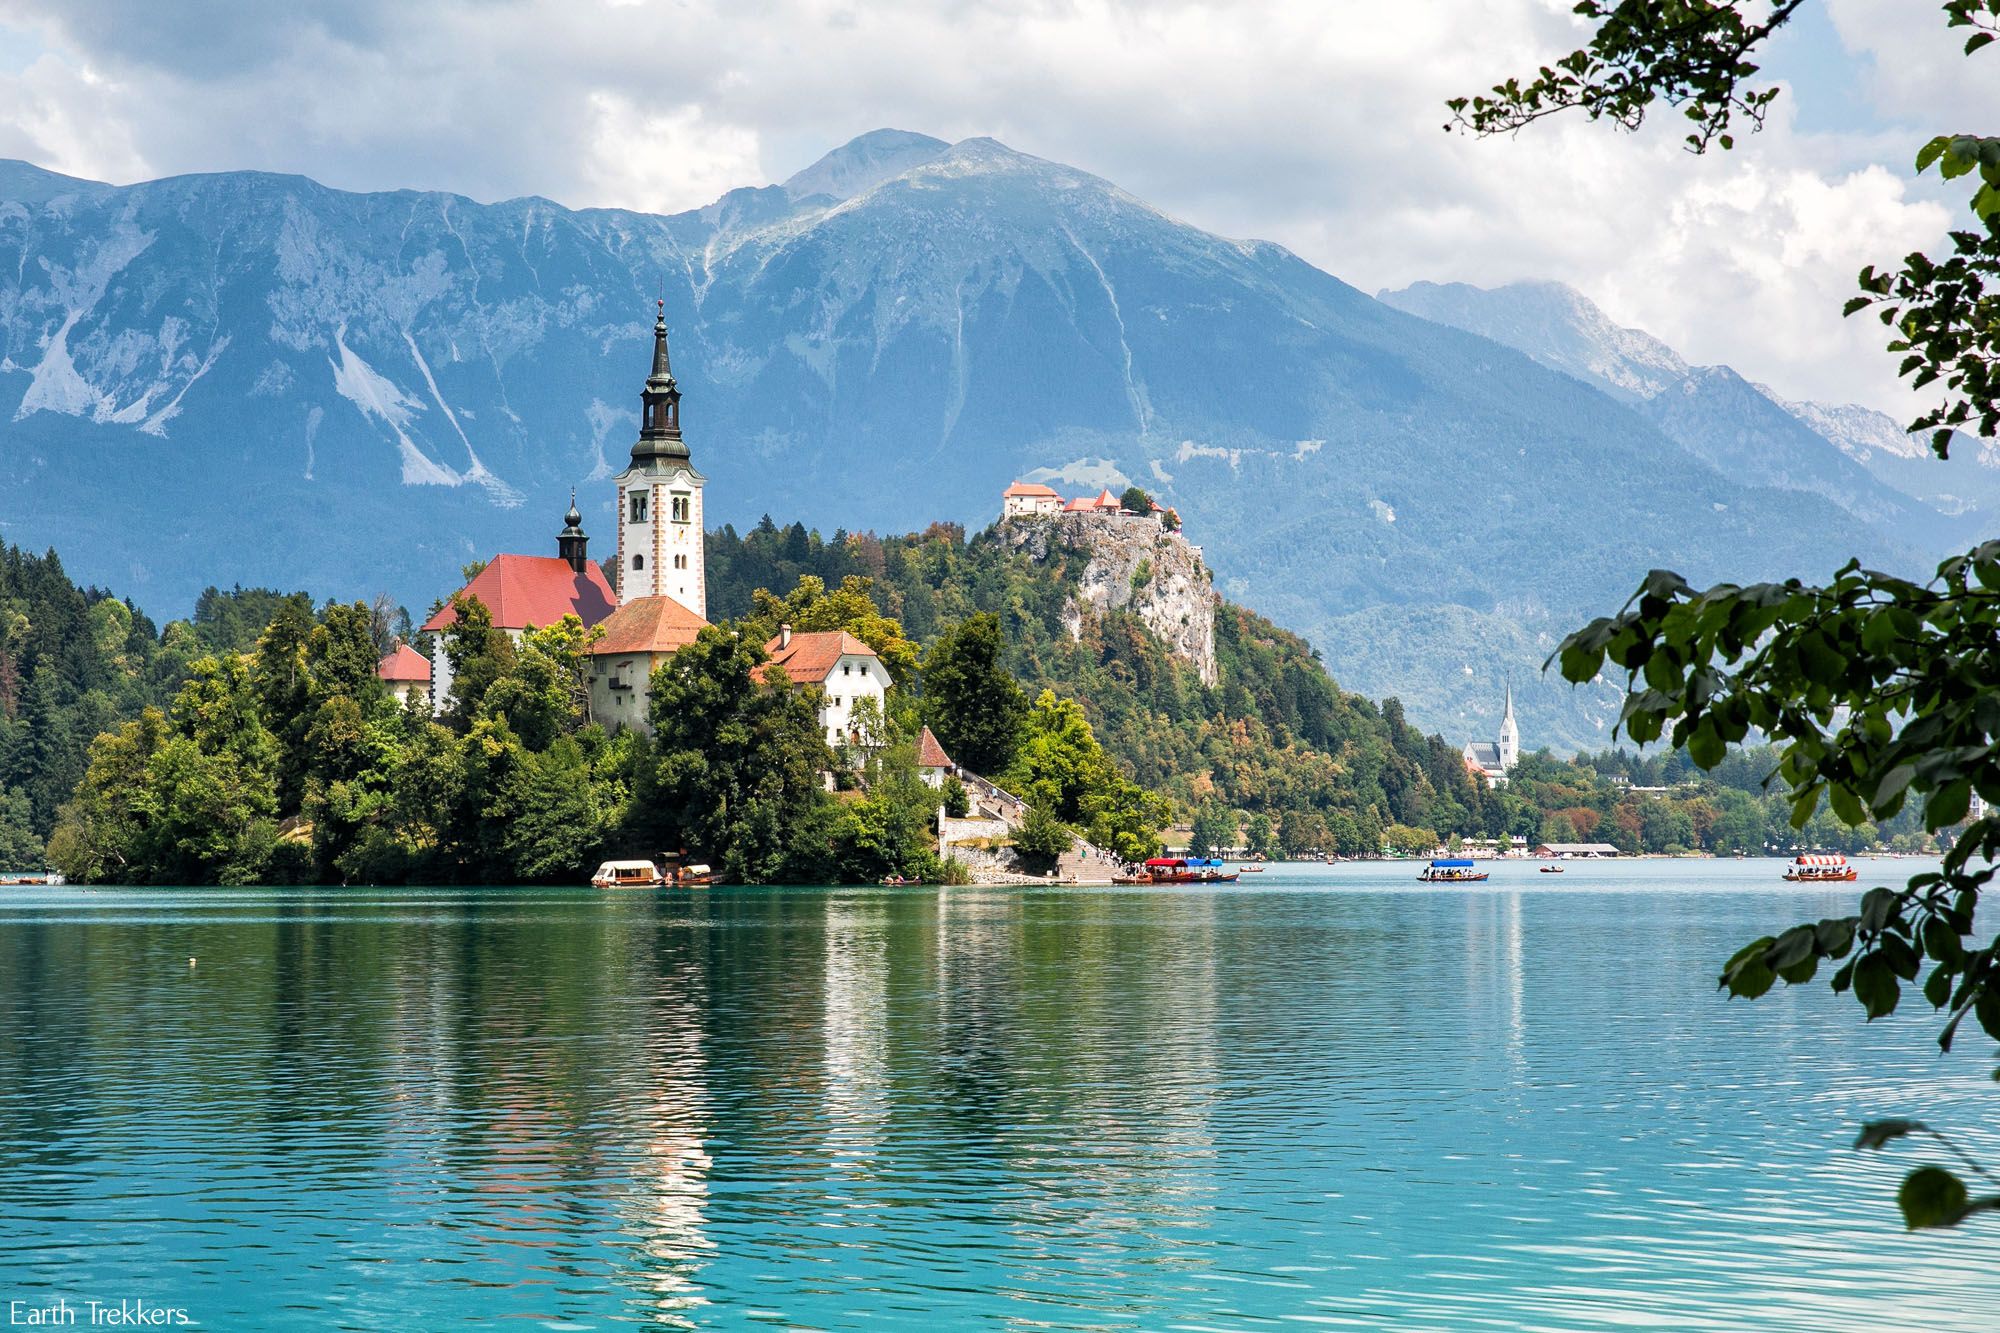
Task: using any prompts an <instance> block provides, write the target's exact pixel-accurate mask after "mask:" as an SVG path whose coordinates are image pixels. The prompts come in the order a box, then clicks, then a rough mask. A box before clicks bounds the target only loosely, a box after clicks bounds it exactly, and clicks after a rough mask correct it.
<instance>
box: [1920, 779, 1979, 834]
mask: <svg viewBox="0 0 2000 1333" xmlns="http://www.w3.org/2000/svg"><path fill="white" fill-rule="evenodd" d="M1971 808H1972V784H1971V783H1970V782H1967V781H1966V780H1965V779H1964V778H1960V779H1959V780H1958V781H1956V782H1948V783H1946V784H1945V785H1944V786H1942V787H1939V788H1938V789H1937V791H1935V792H1933V793H1932V794H1931V799H1930V804H1929V805H1927V806H1925V807H1924V824H1925V825H1926V826H1927V827H1929V828H1933V829H1941V828H1950V827H1951V826H1952V825H1953V824H1956V823H1957V822H1958V821H1959V820H1961V819H1964V818H1965V815H1966V812H1967V811H1968V810H1970V809H1971Z"/></svg>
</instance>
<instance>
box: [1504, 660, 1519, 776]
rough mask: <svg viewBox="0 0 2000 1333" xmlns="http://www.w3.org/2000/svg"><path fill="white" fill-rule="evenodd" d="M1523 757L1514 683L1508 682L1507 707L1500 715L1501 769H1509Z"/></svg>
mask: <svg viewBox="0 0 2000 1333" xmlns="http://www.w3.org/2000/svg"><path fill="white" fill-rule="evenodd" d="M1520 757H1521V728H1520V726H1519V725H1518V724H1517V723H1516V722H1515V721H1514V682H1513V681H1511V680H1510V681H1508V682H1507V705H1506V707H1505V708H1503V709H1502V710H1501V713H1500V767H1501V768H1502V769H1509V768H1512V767H1513V766H1514V761H1515V760H1516V759H1518V758H1520Z"/></svg>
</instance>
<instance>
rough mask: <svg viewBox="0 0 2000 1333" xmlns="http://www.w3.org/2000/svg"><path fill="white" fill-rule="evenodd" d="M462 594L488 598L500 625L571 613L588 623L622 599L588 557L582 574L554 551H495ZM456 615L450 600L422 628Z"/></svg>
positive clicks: (545, 622) (544, 622)
mask: <svg viewBox="0 0 2000 1333" xmlns="http://www.w3.org/2000/svg"><path fill="white" fill-rule="evenodd" d="M459 595H460V596H462V597H466V598H474V597H476V598H478V599H479V600H480V601H481V602H483V603H485V605H486V610H487V611H488V612H489V613H490V614H491V615H492V617H493V625H494V627H495V628H496V629H527V628H528V627H529V626H531V625H533V626H537V627H543V628H545V627H547V626H549V625H553V624H555V623H556V622H557V621H559V620H561V619H562V618H563V617H564V616H567V615H574V616H575V617H576V618H577V619H579V620H581V621H582V622H583V623H584V626H585V628H588V627H590V626H592V625H595V624H597V623H598V622H599V621H601V620H603V619H604V618H605V617H607V616H609V615H610V614H611V613H612V611H613V610H615V609H616V608H617V605H618V598H617V597H616V595H614V594H613V593H612V591H611V585H610V584H609V583H607V582H606V581H605V579H604V571H603V570H601V569H599V568H598V567H597V566H596V565H595V564H593V563H586V564H585V565H584V567H583V572H582V573H581V574H579V573H577V572H576V571H575V570H574V569H571V568H570V565H569V561H567V560H564V559H562V558H560V557H558V556H553V555H496V556H494V557H493V561H492V563H491V564H489V565H487V566H486V568H484V569H482V570H480V571H479V574H478V576H477V577H476V578H474V579H473V580H472V582H470V583H468V584H466V585H465V587H463V588H462V589H460V590H459ZM457 619H458V612H456V611H454V610H453V609H452V607H451V604H450V603H449V602H447V603H445V605H444V607H443V608H442V609H441V610H439V612H438V613H437V614H436V615H434V616H432V617H431V618H430V619H429V620H426V621H425V622H424V628H425V629H426V630H441V629H443V628H444V627H445V626H447V625H449V624H451V623H453V622H454V621H456V620H457Z"/></svg>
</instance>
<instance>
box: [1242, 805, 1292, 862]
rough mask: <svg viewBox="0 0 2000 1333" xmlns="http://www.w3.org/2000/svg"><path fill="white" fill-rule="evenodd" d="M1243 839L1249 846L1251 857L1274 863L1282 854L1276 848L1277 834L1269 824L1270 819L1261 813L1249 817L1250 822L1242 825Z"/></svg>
mask: <svg viewBox="0 0 2000 1333" xmlns="http://www.w3.org/2000/svg"><path fill="white" fill-rule="evenodd" d="M1243 839H1244V841H1245V842H1246V843H1248V844H1249V849H1250V854H1251V855H1252V856H1261V857H1263V858H1264V859H1265V860H1267V861H1275V860H1277V859H1278V857H1279V856H1281V855H1282V854H1283V853H1282V851H1281V850H1280V849H1279V847H1278V832H1277V829H1276V828H1275V827H1274V826H1273V825H1272V823H1271V817H1270V816H1269V815H1267V814H1264V813H1262V812H1261V811H1260V812H1258V813H1257V814H1254V815H1252V816H1250V822H1249V823H1248V824H1246V825H1244V828H1243Z"/></svg>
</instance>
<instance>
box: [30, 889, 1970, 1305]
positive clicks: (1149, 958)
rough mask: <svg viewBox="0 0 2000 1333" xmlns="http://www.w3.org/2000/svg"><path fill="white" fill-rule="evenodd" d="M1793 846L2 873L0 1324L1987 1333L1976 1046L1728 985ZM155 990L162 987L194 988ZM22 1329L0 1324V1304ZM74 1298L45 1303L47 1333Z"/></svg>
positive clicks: (1780, 898) (1823, 1000) (1818, 994)
mask: <svg viewBox="0 0 2000 1333" xmlns="http://www.w3.org/2000/svg"><path fill="white" fill-rule="evenodd" d="M1862 865H1863V869H1864V872H1865V875H1864V882H1863V884H1861V885H1858V886H1857V885H1844V886H1831V887H1826V888H1818V889H1806V890H1803V891H1802V890H1800V889H1799V888H1797V887H1795V886H1789V885H1785V884H1783V883H1782V882H1781V881H1780V880H1779V878H1778V876H1779V873H1780V870H1781V863H1780V862H1776V861H1752V862H1710V863H1698V862H1679V863H1669V862H1658V861H1654V862H1627V863H1603V864H1579V865H1575V866H1572V868H1571V869H1570V871H1569V873H1568V874H1566V875H1564V876H1562V877H1560V878H1558V877H1556V876H1553V875H1539V874H1537V873H1536V872H1535V869H1534V866H1533V865H1532V864H1524V863H1510V864H1504V865H1501V866H1498V867H1496V868H1495V873H1494V876H1493V879H1492V881H1491V882H1490V883H1488V884H1485V885H1480V886H1471V887H1448V888H1426V887H1420V886H1418V885H1416V884H1415V883H1414V882H1413V876H1414V874H1415V867H1414V866H1411V865H1350V866H1337V867H1319V866H1313V867H1280V868H1274V869H1272V870H1271V871H1270V872H1269V873H1266V874H1263V875H1256V876H1246V877H1245V880H1244V883H1243V885H1242V886H1239V887H1229V888H1220V889H1214V890H1150V889H1145V890H1108V889H1107V890H1098V889H1069V890H1057V889H1050V890H1035V891H1028V892H1016V891H1000V890H986V889H947V890H932V889H921V890H888V889H823V890H814V889H785V890H756V889H735V890H730V889H716V890H705V891H695V892H693V893H688V892H686V891H678V892H675V891H668V892H658V893H655V892H637V893H634V892H613V893H599V892H594V891H591V890H587V889H585V890H574V891H571V890H516V889H490V890H465V889H450V890H444V889H438V890H425V889H399V890H378V889H352V890H303V891H301V890H286V891H280V890H216V889H203V890H115V889H99V890H83V889H26V890H0V1203H4V1212H0V1302H7V1301H12V1300H20V1301H23V1302H25V1303H28V1304H30V1305H45V1304H47V1303H49V1302H52V1301H54V1300H55V1299H56V1298H58V1297H62V1298H65V1299H66V1300H67V1301H68V1302H69V1304H70V1305H71V1306H72V1307H73V1308H77V1309H79V1310H81V1309H82V1304H81V1303H82V1302H83V1301H85V1300H98V1301H102V1302H108V1303H110V1304H113V1305H115V1304H116V1303H117V1302H119V1301H121V1300H125V1301H133V1300H138V1301H144V1302H146V1303H148V1304H149V1305H151V1306H164V1307H172V1308H178V1309H182V1310H185V1311H186V1312H187V1316H188V1318H189V1319H191V1320H193V1321H194V1322H195V1326H199V1327H204V1328H212V1329H229V1330H235V1329H278V1330H292V1329H299V1330H303V1329H358V1330H382V1329H443V1328H447V1327H458V1326H464V1325H485V1326H490V1327H505V1328H518V1329H556V1330H584V1329H611V1328H620V1327H629V1326H634V1325H636V1326H639V1327H646V1328H677V1327H703V1328H710V1327H744V1326H754V1325H757V1324H760V1323H768V1324H770V1325H773V1326H779V1327H787V1328H807V1329H811V1328H818V1329H834V1328H848V1327H854V1326H856V1325H859V1324H862V1323H864V1322H865V1323H869V1324H872V1325H876V1326H882V1327H928V1328H932V1329H943V1328H964V1327H990V1328H1056V1329H1133V1328H1142V1329H1151V1328H1162V1329H1165V1328H1174V1329H1243V1328H1258V1327H1267V1326H1270V1325H1273V1324H1275V1323H1278V1322H1279V1321H1284V1322H1288V1323H1294V1324H1300V1325H1304V1326H1318V1327H1326V1328H1336V1329H1395V1330H1427V1329H1440V1330H1463V1329H1482V1328H1485V1329H1538V1330H1575V1329H1609V1328H1620V1329H1631V1328H1668V1327H1670V1328H1675V1329H1732V1330H1733V1329H1751V1328H1755V1329H1796V1330H1813V1331H1814V1333H1823V1331H1824V1330H1836V1329H1856V1330H1859V1329H1868V1330H1875V1329H1880V1328H1884V1327H1895V1328H1924V1329H1929V1330H1937V1329H1968V1330H1969V1329H1990V1328H1993V1327H1995V1326H1996V1325H2000V1264H1996V1263H1995V1262H1994V1257H1995V1254H1996V1250H1995V1243H1996V1240H2000V1222H1986V1223H1975V1224H1973V1225H1972V1226H1971V1227H1970V1228H1968V1229H1967V1230H1966V1231H1965V1232H1963V1233H1930V1234H1920V1235H1914V1236H1913V1235H1908V1234H1906V1233H1904V1231H1903V1230H1902V1228H1901V1223H1900V1221H1899V1219H1898V1217H1897V1214H1896V1211H1895V1203H1894V1194H1895V1189H1896V1185H1897V1183H1898V1182H1899V1181H1900V1180H1901V1177H1902V1175H1903V1173H1904V1172H1905V1171H1907V1170H1908V1169H1909V1168H1910V1167H1912V1166H1914V1165H1916V1164H1918V1163H1919V1162H1921V1161H1925V1160H1935V1159H1937V1158H1938V1153H1937V1152H1936V1151H1935V1150H1925V1149H1924V1148H1923V1147H1921V1146H1920V1145H1914V1144H1906V1145H1898V1146H1896V1147H1892V1148H1891V1149H1890V1150H1889V1151H1888V1152H1886V1153H1881V1154H1872V1153H1871V1154H1863V1153H1859V1152H1856V1151H1854V1150H1852V1149H1851V1147H1850V1144H1851V1143H1852V1140H1853V1138H1854V1134H1855V1131H1856V1127H1857V1126H1858V1125H1859V1124H1860V1123H1861V1122H1862V1121H1864V1120H1868V1119H1876V1118H1881V1117H1885V1116H1919V1117H1922V1118H1924V1119H1926V1120H1928V1121H1930V1122H1932V1123H1934V1124H1938V1125H1940V1126H1948V1127H1950V1128H1952V1129H1953V1130H1954V1131H1959V1132H1961V1141H1962V1142H1964V1143H1966V1144H1967V1145H1968V1146H1969V1147H1971V1148H1972V1149H1973V1150H1974V1151H1975V1152H1976V1153H1977V1154H1978V1155H1980V1156H1981V1157H1982V1158H1983V1159H1984V1160H1986V1161H1989V1162H1993V1161H2000V1133H1995V1132H1993V1131H1992V1130H1991V1129H1989V1128H1987V1127H1988V1126H1991V1125H1992V1124H1993V1123H1994V1116H1993V1112H1994V1110H1995V1108H1996V1106H2000V1101H1996V1098H2000V1090H1996V1089H1995V1088H1994V1085H1993V1083H1992V1081H1991V1080H1990V1077H1989V1075H1990V1072H1991V1069H1992V1057H1991V1045H1990V1043H1987V1042H1985V1041H1984V1040H1983V1039H1981V1038H1980V1037H1979V1036H1978V1035H1977V1034H1970V1035H1969V1036H1968V1037H1967V1039H1965V1040H1964V1041H1963V1042H1962V1043H1961V1051H1960V1053H1959V1054H1956V1055H1954V1056H1951V1057H1948V1058H1944V1059H1940V1057H1939V1056H1938V1055H1937V1054H1936V1048H1935V1046H1934V1045H1933V1044H1932V1041H1931V1036H1932V1034H1933V1032H1934V1031H1935V1029H1936V1027H1937V1026H1938V1025H1937V1023H1936V1021H1935V1020H1934V1018H1933V1016H1932V1015H1931V1014H1930V1012H1929V1010H1928V1008H1927V1007H1926V1006H1924V1005H1922V1003H1921V1002H1920V1001H1919V1002H1918V1004H1917V1005H1916V1006H1915V1009H1916V1010H1921V1011H1922V1012H1921V1013H1919V1012H1915V1011H1912V1012H1911V1013H1909V1014H1906V1015H1903V1016H1899V1017H1897V1018H1895V1019H1892V1020H1889V1021H1884V1022H1878V1023H1875V1024H1873V1025H1867V1024H1864V1023H1863V1022H1862V1021H1861V1017H1860V1011H1859V1007H1858V1006H1857V1005H1856V1004H1855V1003H1854V1002H1853V1000H1852V999H1851V998H1849V997H1836V996H1834V995H1832V994H1831V993H1830V992H1829V991H1827V989H1826V988H1825V987H1824V985H1823V984H1819V983H1815V985H1813V986H1812V987H1809V988H1805V989H1802V990H1798V991H1794V992H1791V993H1781V994H1774V995H1772V996H1769V997H1767V998H1765V999H1763V1000H1760V1001H1758V1002H1756V1003H1755V1004H1749V1003H1745V1002H1743V1001H1735V1002H1726V1001H1725V1000H1724V999H1723V998H1722V997H1721V996H1720V995H1719V994H1718V993H1717V991H1716V989H1715V974H1716V973H1717V972H1718V971H1719V969H1720V964H1721V962H1722V961H1723V960H1724V959H1725V958H1726V957H1727V956H1728V955H1729V954H1730V953H1731V952H1732V951H1733V950H1734V949H1735V948H1736V947H1737V946H1738V945H1739V944H1742V943H1744V942H1746V941H1748V940H1749V939H1751V938H1754V937H1756V936H1757V935H1760V934H1766V933H1775V932H1776V931H1777V930H1779V929H1781V928H1783V927H1785V926H1788V925H1791V924H1793V923H1795V922H1796V921H1798V920H1801V919H1810V918H1816V917H1819V916H1823V915H1828V914H1831V913H1834V912H1836V911H1840V910H1843V909H1844V908H1847V907H1849V906H1851V904H1852V903H1853V901H1854V900H1855V898H1856V896H1857V890H1858V889H1860V888H1865V887H1867V881H1868V879H1870V878H1872V879H1874V880H1875V881H1876V882H1899V881H1900V879H1901V878H1902V877H1904V876H1906V875H1908V874H1909V873H1911V872H1912V871H1913V870H1914V869H1915V868H1917V867H1916V866H1915V865H1914V864H1913V863H1910V862H1877V863H1868V862H1863V863H1862ZM190 959H193V962H192V964H191V963H190ZM0 1308H4V1307H0ZM84 1322H86V1321H85V1318H82V1317H80V1319H79V1325H80V1326H81V1325H82V1324H83V1323H84Z"/></svg>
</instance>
